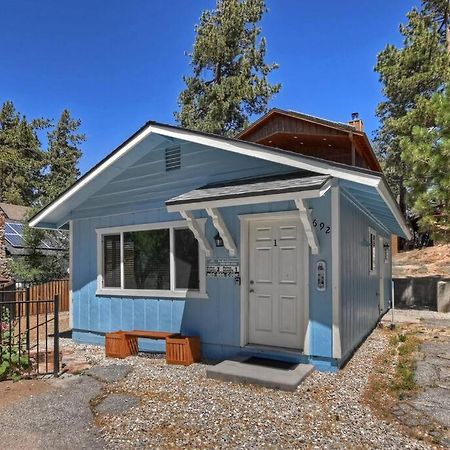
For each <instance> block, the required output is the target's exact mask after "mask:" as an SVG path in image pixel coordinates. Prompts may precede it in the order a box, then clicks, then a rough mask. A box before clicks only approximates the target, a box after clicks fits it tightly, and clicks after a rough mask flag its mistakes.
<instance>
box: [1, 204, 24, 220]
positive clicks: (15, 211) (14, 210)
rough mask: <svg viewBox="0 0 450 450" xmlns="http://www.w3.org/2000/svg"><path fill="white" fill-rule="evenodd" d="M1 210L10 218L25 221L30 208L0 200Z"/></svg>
mask: <svg viewBox="0 0 450 450" xmlns="http://www.w3.org/2000/svg"><path fill="white" fill-rule="evenodd" d="M0 210H2V211H3V213H4V214H5V216H6V218H7V219H8V220H13V221H17V222H25V221H26V219H27V214H28V211H29V210H30V208H29V207H28V206H22V205H13V204H11V203H3V202H0Z"/></svg>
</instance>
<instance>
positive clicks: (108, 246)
mask: <svg viewBox="0 0 450 450" xmlns="http://www.w3.org/2000/svg"><path fill="white" fill-rule="evenodd" d="M103 285H104V286H105V287H120V234H114V235H110V236H103Z"/></svg>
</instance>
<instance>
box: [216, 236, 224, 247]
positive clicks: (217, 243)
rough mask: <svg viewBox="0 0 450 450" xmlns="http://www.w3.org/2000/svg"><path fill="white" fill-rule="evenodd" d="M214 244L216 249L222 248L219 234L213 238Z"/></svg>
mask: <svg viewBox="0 0 450 450" xmlns="http://www.w3.org/2000/svg"><path fill="white" fill-rule="evenodd" d="M214 242H215V243H216V247H223V239H222V238H221V237H220V234H219V233H217V234H216V235H215V236H214Z"/></svg>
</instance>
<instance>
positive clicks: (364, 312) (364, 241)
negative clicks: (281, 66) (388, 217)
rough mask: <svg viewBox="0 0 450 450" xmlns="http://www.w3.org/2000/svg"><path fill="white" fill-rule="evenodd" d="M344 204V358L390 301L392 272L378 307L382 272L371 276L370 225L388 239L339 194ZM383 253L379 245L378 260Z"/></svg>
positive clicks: (342, 208)
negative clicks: (383, 299) (383, 297)
mask: <svg viewBox="0 0 450 450" xmlns="http://www.w3.org/2000/svg"><path fill="white" fill-rule="evenodd" d="M340 207H341V216H340V218H341V255H340V257H341V308H340V314H341V320H340V331H341V348H342V356H343V358H344V359H345V357H346V356H347V355H349V354H350V353H351V352H352V351H353V350H354V348H355V347H356V346H357V345H358V344H359V343H360V342H361V340H362V339H363V338H364V337H365V336H366V335H367V334H368V333H369V332H370V331H371V330H372V328H373V327H374V326H375V325H376V323H377V321H378V319H379V317H380V314H381V313H383V312H385V311H386V310H387V308H388V306H389V301H390V297H391V294H390V285H391V278H390V271H387V272H388V273H389V276H388V277H386V279H385V283H384V290H385V305H384V308H383V311H382V312H381V313H380V309H379V290H380V284H379V283H380V282H379V274H378V270H379V268H378V270H377V273H376V274H374V275H369V264H370V259H369V256H370V246H369V227H370V228H372V229H373V230H374V231H375V232H376V233H377V236H383V237H385V238H386V239H388V241H389V240H390V235H389V234H387V233H386V232H385V231H383V230H382V229H380V227H379V226H378V225H377V224H376V223H374V222H373V221H372V220H370V218H369V217H368V216H367V215H366V214H364V213H363V212H362V211H361V210H360V209H359V208H357V207H356V206H355V205H354V204H353V203H352V202H351V201H349V200H348V199H347V198H345V197H344V196H343V195H341V196H340ZM382 257H383V255H381V254H380V252H379V251H378V248H377V262H378V261H379V258H382Z"/></svg>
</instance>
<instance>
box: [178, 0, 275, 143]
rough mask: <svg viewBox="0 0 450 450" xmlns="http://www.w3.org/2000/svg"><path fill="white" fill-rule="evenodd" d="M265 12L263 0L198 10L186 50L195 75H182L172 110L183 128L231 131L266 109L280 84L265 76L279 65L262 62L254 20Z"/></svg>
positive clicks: (262, 45) (222, 0)
mask: <svg viewBox="0 0 450 450" xmlns="http://www.w3.org/2000/svg"><path fill="white" fill-rule="evenodd" d="M266 11H267V9H266V6H265V2H264V0H218V1H217V5H216V9H215V10H213V11H204V12H203V13H202V15H201V17H200V24H199V25H197V26H196V29H195V30H196V33H197V36H196V40H195V43H194V47H193V51H192V53H190V54H189V56H190V58H191V66H192V69H193V75H192V76H188V77H184V81H185V83H186V89H185V90H184V91H183V92H181V94H180V96H179V99H178V105H179V107H180V110H179V111H178V112H177V113H175V118H176V120H177V122H178V123H180V125H181V126H183V127H186V128H190V129H194V130H200V131H205V132H209V133H215V134H221V135H234V134H236V133H237V132H239V131H241V130H242V129H244V128H245V127H246V126H247V124H248V122H249V118H250V117H251V116H252V115H254V114H262V113H264V112H265V111H267V105H268V102H269V101H270V99H271V98H272V96H273V95H274V94H276V93H277V92H278V91H279V90H280V87H281V85H280V84H274V85H272V84H270V83H269V81H268V79H267V76H268V75H269V73H270V72H272V71H273V70H274V69H276V68H277V67H278V66H277V65H276V64H267V63H265V61H264V59H265V54H266V41H265V39H264V38H259V36H260V34H261V27H259V26H258V23H259V22H260V21H261V19H262V17H263V15H264V13H265V12H266Z"/></svg>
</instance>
